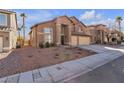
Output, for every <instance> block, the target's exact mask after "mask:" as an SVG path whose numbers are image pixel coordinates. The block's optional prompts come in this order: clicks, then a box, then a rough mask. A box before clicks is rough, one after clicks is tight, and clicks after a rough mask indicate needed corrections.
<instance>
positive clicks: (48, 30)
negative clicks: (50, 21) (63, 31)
mask: <svg viewBox="0 0 124 93" xmlns="http://www.w3.org/2000/svg"><path fill="white" fill-rule="evenodd" d="M43 32H44V33H45V34H50V33H51V32H52V28H44V30H43Z"/></svg>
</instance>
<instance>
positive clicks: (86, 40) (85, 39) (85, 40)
mask: <svg viewBox="0 0 124 93" xmlns="http://www.w3.org/2000/svg"><path fill="white" fill-rule="evenodd" d="M89 44H90V37H88V36H79V45H89Z"/></svg>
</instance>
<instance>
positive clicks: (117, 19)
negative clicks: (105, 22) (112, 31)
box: [116, 16, 123, 31]
mask: <svg viewBox="0 0 124 93" xmlns="http://www.w3.org/2000/svg"><path fill="white" fill-rule="evenodd" d="M122 20H123V19H122V17H121V16H117V17H116V22H117V23H118V30H119V31H121V21H122Z"/></svg>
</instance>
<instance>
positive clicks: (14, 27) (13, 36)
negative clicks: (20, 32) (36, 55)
mask: <svg viewBox="0 0 124 93" xmlns="http://www.w3.org/2000/svg"><path fill="white" fill-rule="evenodd" d="M10 27H11V29H10V34H9V35H10V41H9V42H10V49H12V48H16V42H17V34H16V33H17V24H16V14H15V13H12V14H11V15H10Z"/></svg>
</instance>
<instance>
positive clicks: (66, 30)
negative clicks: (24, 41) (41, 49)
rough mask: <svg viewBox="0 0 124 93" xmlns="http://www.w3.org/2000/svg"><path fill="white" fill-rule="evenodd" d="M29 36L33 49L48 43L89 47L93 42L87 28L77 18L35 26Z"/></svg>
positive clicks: (65, 18) (57, 20) (62, 17)
mask: <svg viewBox="0 0 124 93" xmlns="http://www.w3.org/2000/svg"><path fill="white" fill-rule="evenodd" d="M29 35H30V44H31V45H32V46H33V47H38V46H39V44H40V43H46V42H49V43H55V44H57V45H73V46H77V45H89V44H90V40H91V36H90V35H89V34H88V33H87V32H86V26H85V25H84V24H83V23H81V22H80V21H79V20H78V19H77V18H75V17H67V16H60V17H57V18H55V19H53V20H50V21H46V22H42V23H38V24H35V25H34V26H32V27H31V31H30V33H29Z"/></svg>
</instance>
